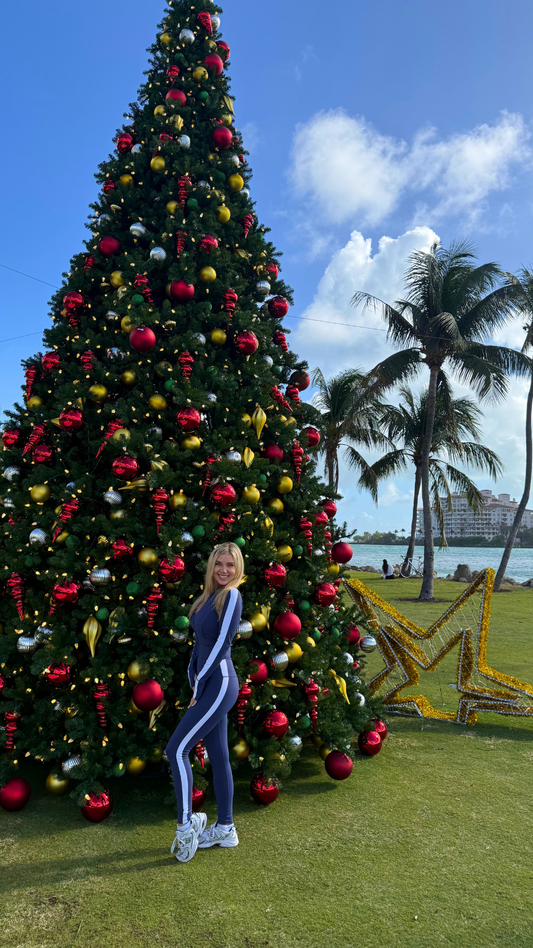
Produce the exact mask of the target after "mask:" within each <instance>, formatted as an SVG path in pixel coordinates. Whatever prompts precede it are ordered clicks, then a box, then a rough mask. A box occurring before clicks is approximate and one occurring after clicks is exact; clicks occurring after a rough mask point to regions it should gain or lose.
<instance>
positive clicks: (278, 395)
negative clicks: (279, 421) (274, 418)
mask: <svg viewBox="0 0 533 948" xmlns="http://www.w3.org/2000/svg"><path fill="white" fill-rule="evenodd" d="M270 394H271V395H272V398H273V399H274V401H275V402H276V404H278V405H279V406H280V407H281V408H284V409H285V411H292V408H291V406H290V405H289V403H288V402H287V401H286V400H285V399H284V397H283V392H281V391H280V389H279V388H278V386H277V385H273V386H272V388H271V389H270Z"/></svg>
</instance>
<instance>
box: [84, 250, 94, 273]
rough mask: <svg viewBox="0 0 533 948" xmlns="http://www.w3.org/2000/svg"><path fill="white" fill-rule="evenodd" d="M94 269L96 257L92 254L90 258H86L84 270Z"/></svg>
mask: <svg viewBox="0 0 533 948" xmlns="http://www.w3.org/2000/svg"><path fill="white" fill-rule="evenodd" d="M93 267H94V257H93V255H92V253H90V254H89V256H88V257H85V260H84V261H83V269H84V270H92V268H93Z"/></svg>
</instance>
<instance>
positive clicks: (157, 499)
mask: <svg viewBox="0 0 533 948" xmlns="http://www.w3.org/2000/svg"><path fill="white" fill-rule="evenodd" d="M167 505H168V494H167V492H166V490H163V488H162V487H158V488H157V490H155V491H154V493H153V494H152V507H153V508H154V511H155V522H156V526H157V535H158V536H159V530H160V528H161V525H162V523H163V514H164V512H165V510H166V509H167Z"/></svg>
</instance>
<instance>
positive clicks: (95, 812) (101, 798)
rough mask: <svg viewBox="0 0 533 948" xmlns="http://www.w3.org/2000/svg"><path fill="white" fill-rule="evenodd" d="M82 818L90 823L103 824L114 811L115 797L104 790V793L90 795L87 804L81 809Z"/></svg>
mask: <svg viewBox="0 0 533 948" xmlns="http://www.w3.org/2000/svg"><path fill="white" fill-rule="evenodd" d="M80 810H81V812H82V816H84V817H85V819H86V820H88V821H89V823H101V822H102V821H103V820H107V817H108V816H109V814H110V813H112V811H113V797H112V796H111V794H110V793H109V792H108V791H107V790H104V792H103V793H90V794H89V799H88V800H87V803H84V804H83V806H81V807H80Z"/></svg>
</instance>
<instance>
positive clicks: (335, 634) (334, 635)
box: [329, 629, 341, 639]
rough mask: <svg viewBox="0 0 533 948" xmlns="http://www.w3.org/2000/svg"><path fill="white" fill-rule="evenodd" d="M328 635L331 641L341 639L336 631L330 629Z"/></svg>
mask: <svg viewBox="0 0 533 948" xmlns="http://www.w3.org/2000/svg"><path fill="white" fill-rule="evenodd" d="M329 635H330V638H332V639H340V637H341V634H340V632H339V630H338V629H332V630H331V632H330V633H329Z"/></svg>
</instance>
